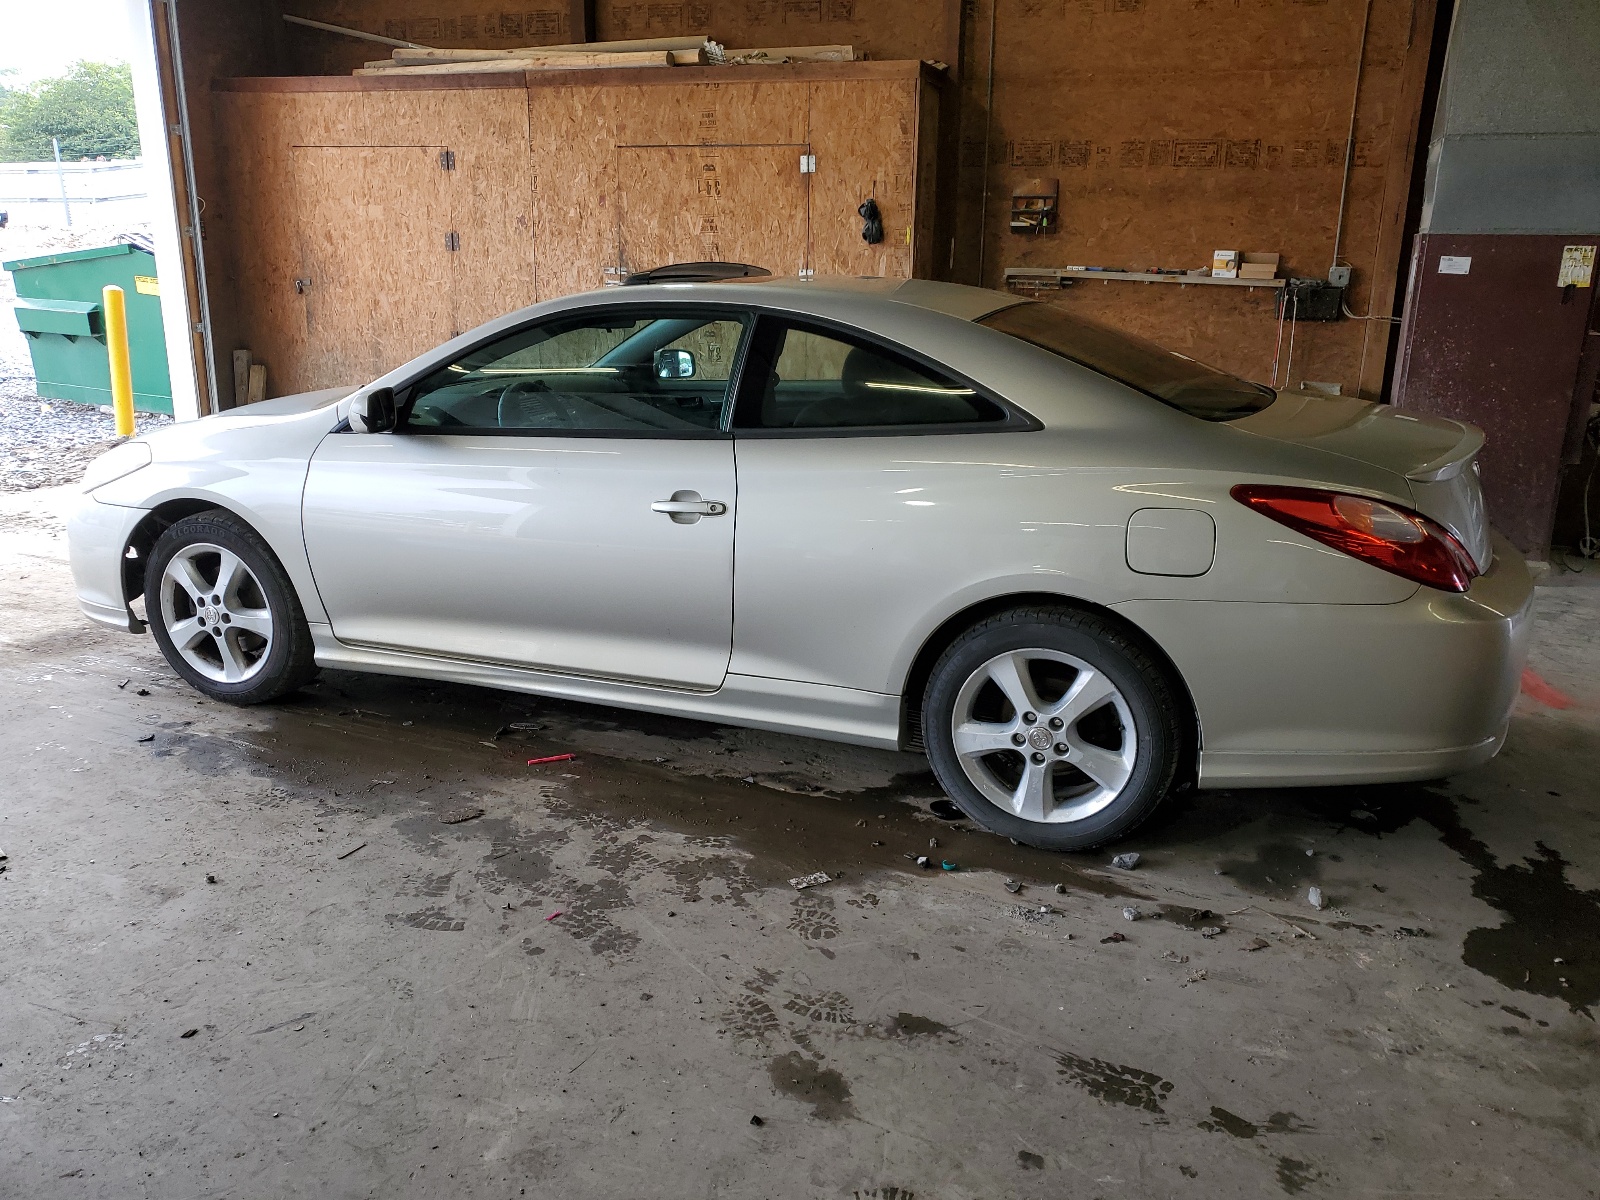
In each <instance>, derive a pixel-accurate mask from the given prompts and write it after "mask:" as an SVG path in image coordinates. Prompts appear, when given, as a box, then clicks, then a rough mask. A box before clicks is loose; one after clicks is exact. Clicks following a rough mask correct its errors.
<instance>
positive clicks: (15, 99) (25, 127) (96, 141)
mask: <svg viewBox="0 0 1600 1200" xmlns="http://www.w3.org/2000/svg"><path fill="white" fill-rule="evenodd" d="M52 137H55V138H59V139H61V157H62V158H64V159H68V160H76V159H80V158H97V157H99V156H100V155H102V154H103V155H105V156H106V157H107V158H137V157H138V154H139V126H138V121H137V119H136V118H135V116H134V110H133V76H132V73H131V72H130V71H129V69H128V64H127V63H91V62H79V63H74V64H73V65H72V67H71V68H70V69H69V70H68V71H67V73H66V74H65V75H61V76H58V77H56V78H54V79H42V80H40V81H39V82H37V83H35V84H33V85H32V86H30V87H26V88H23V89H20V90H17V91H11V92H8V93H5V94H3V95H0V162H43V161H46V160H48V159H50V158H51V157H52V153H51V147H50V139H51V138H52Z"/></svg>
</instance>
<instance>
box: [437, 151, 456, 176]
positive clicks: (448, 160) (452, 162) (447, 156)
mask: <svg viewBox="0 0 1600 1200" xmlns="http://www.w3.org/2000/svg"><path fill="white" fill-rule="evenodd" d="M439 169H440V170H441V171H454V170H455V169H456V152H455V151H454V150H441V151H439Z"/></svg>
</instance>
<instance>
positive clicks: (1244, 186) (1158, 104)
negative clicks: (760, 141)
mask: <svg viewBox="0 0 1600 1200" xmlns="http://www.w3.org/2000/svg"><path fill="white" fill-rule="evenodd" d="M1364 6H1365V0H1326V2H1324V3H1320V4H1306V3H1299V2H1290V0H1259V2H1256V3H1251V4H1248V5H1205V6H1187V5H1186V6H1175V5H1173V6H1169V5H1161V6H1157V5H1155V4H1138V3H1131V4H1122V3H1093V4H1079V3H1076V2H1073V3H1060V2H1056V3H1042V2H1037V0H999V11H998V21H997V26H996V71H995V101H994V111H993V126H992V129H991V131H990V141H989V158H990V171H989V174H988V179H987V183H988V188H989V194H988V206H987V210H988V211H987V219H986V221H985V225H986V229H985V235H986V238H987V244H986V246H985V253H984V259H985V266H984V272H983V274H984V281H985V282H986V283H989V284H990V285H995V284H998V282H999V280H1000V278H1001V273H1002V269H1003V268H1004V267H1006V266H1013V265H1042V266H1064V265H1069V264H1082V265H1096V266H1111V267H1120V268H1131V269H1135V270H1137V269H1140V268H1143V267H1148V266H1162V267H1196V266H1202V265H1206V264H1208V263H1209V261H1210V255H1211V251H1212V250H1215V249H1239V250H1259V251H1269V252H1276V253H1279V254H1282V255H1283V257H1284V267H1285V273H1286V274H1294V275H1307V276H1310V275H1316V276H1323V275H1325V274H1326V271H1327V268H1328V265H1329V263H1330V262H1331V260H1332V256H1333V246H1334V230H1335V225H1336V222H1337V213H1338V208H1339V190H1340V182H1341V178H1342V174H1343V164H1344V153H1345V139H1346V132H1347V128H1348V122H1349V115H1350V103H1351V97H1352V92H1353V89H1354V87H1355V83H1356V72H1357V66H1358V58H1359V59H1361V66H1362V80H1361V99H1360V108H1359V112H1358V118H1357V125H1356V145H1355V158H1354V167H1353V169H1352V172H1351V179H1350V188H1349V195H1348V198H1347V201H1346V212H1345V218H1344V234H1343V238H1342V240H1341V243H1340V249H1339V254H1340V257H1341V259H1343V260H1344V261H1346V262H1349V263H1351V264H1353V265H1354V266H1355V267H1356V268H1357V286H1356V287H1355V289H1354V291H1353V293H1352V294H1351V296H1350V297H1349V304H1350V306H1351V307H1352V308H1353V309H1354V311H1356V312H1360V313H1365V312H1366V311H1368V306H1369V305H1370V304H1372V303H1373V301H1374V299H1376V301H1377V311H1378V312H1380V313H1385V312H1387V311H1388V305H1389V304H1390V302H1391V300H1392V296H1393V283H1394V271H1395V268H1396V265H1397V263H1398V258H1399V255H1400V253H1401V247H1399V245H1398V236H1397V235H1398V223H1399V220H1400V217H1401V215H1402V214H1403V209H1404V204H1405V185H1406V180H1407V177H1408V172H1409V166H1410V161H1411V152H1412V146H1413V139H1414V137H1415V124H1416V113H1417V109H1418V105H1419V103H1420V100H1419V97H1420V85H1421V74H1422V68H1423V66H1424V65H1425V59H1426V55H1427V50H1428V33H1429V29H1430V28H1431V25H1430V22H1431V17H1432V11H1431V6H1430V5H1429V4H1426V3H1424V4H1420V5H1414V4H1413V2H1412V0H1373V3H1372V24H1371V28H1370V31H1369V34H1368V39H1367V47H1366V53H1365V55H1364V57H1363V56H1360V55H1358V46H1359V44H1360V36H1361V22H1362V17H1363V12H1364ZM974 16H975V17H976V18H977V19H978V20H985V19H986V17H987V5H984V6H983V11H982V12H981V13H975V14H974ZM982 75H983V69H982V68H981V67H980V69H979V70H978V71H976V72H975V73H974V72H969V74H968V75H967V76H966V80H967V88H968V90H969V91H972V90H973V89H978V90H981V89H982V88H983V87H984V86H985V81H984V79H983V78H982ZM968 111H969V113H972V111H973V106H971V105H969V106H968ZM976 116H977V117H978V118H979V119H981V116H982V113H981V109H979V110H978V112H977V113H976ZM974 124H976V122H974ZM974 136H976V137H978V138H980V139H981V128H980V129H977V130H973V129H972V128H970V127H969V129H968V130H967V131H966V134H965V135H964V139H963V140H964V141H970V140H971V139H972V137H974ZM969 161H970V156H969ZM1035 176H1046V177H1052V176H1053V177H1057V178H1059V179H1060V183H1061V226H1060V232H1059V233H1057V234H1056V235H1054V236H1047V237H1041V238H1021V237H1017V236H1015V235H1012V234H1010V233H1009V231H1008V229H1007V217H1008V208H1009V198H1010V191H1011V188H1012V186H1013V185H1014V184H1015V183H1017V182H1019V181H1020V180H1022V179H1024V178H1031V177H1035ZM979 178H980V179H981V173H980V175H979ZM963 190H964V192H965V193H966V196H967V198H968V203H967V212H968V213H970V214H972V215H973V216H974V217H975V212H974V206H973V204H972V197H973V195H974V193H975V192H976V193H977V194H978V195H981V184H978V185H976V186H975V185H974V181H973V180H972V177H971V176H970V175H969V176H968V181H967V187H966V188H964V189H963ZM1158 292H1159V293H1161V294H1160V295H1159V296H1158V295H1157V294H1156V293H1158ZM1063 302H1064V303H1068V304H1070V305H1072V306H1074V307H1080V308H1082V309H1083V310H1085V311H1092V312H1096V313H1097V314H1098V315H1100V316H1102V317H1103V318H1105V319H1107V320H1112V321H1114V322H1116V323H1118V324H1121V325H1124V326H1126V327H1128V328H1130V329H1133V330H1134V331H1135V332H1139V333H1143V334H1146V335H1148V336H1153V337H1156V338H1158V339H1161V340H1164V341H1168V342H1173V341H1180V342H1187V343H1189V344H1190V345H1191V346H1192V348H1193V349H1194V350H1195V351H1197V352H1198V356H1199V357H1202V358H1205V359H1207V360H1209V361H1212V362H1215V363H1217V364H1218V365H1219V366H1223V367H1228V368H1231V369H1234V370H1238V371H1240V372H1242V373H1245V374H1248V375H1249V376H1250V377H1252V378H1256V379H1263V380H1266V379H1269V378H1270V366H1271V361H1272V352H1273V347H1274V345H1275V342H1276V338H1277V324H1276V320H1275V318H1274V317H1273V315H1272V310H1271V308H1270V306H1269V305H1267V304H1266V302H1265V301H1264V300H1263V301H1260V302H1259V303H1258V302H1256V301H1252V300H1250V299H1248V298H1241V297H1240V296H1239V295H1238V294H1237V293H1235V292H1234V291H1232V290H1228V289H1221V288H1198V287H1196V288H1187V289H1183V290H1181V291H1179V290H1177V289H1170V288H1162V289H1157V288H1154V287H1150V286H1147V285H1141V284H1107V285H1102V286H1098V287H1094V288H1092V289H1089V291H1088V292H1087V294H1086V293H1085V292H1084V290H1083V289H1079V290H1078V292H1077V293H1076V295H1075V296H1073V297H1072V298H1070V299H1066V298H1064V299H1063ZM1258 309H1260V310H1261V311H1259V312H1258V311H1257V310H1258ZM1297 333H1298V336H1297V342H1296V347H1297V349H1296V362H1295V365H1294V376H1293V377H1294V379H1295V381H1299V380H1302V379H1309V380H1318V381H1330V382H1337V383H1340V384H1342V385H1343V386H1344V387H1345V388H1346V390H1354V389H1355V388H1356V387H1357V386H1358V385H1364V386H1365V388H1366V390H1367V391H1369V392H1370V391H1373V390H1375V386H1376V383H1377V381H1381V377H1382V369H1383V358H1384V350H1385V346H1386V343H1387V339H1388V323H1387V322H1364V321H1363V322H1357V321H1345V322H1339V323H1335V324H1331V325H1326V326H1322V327H1308V326H1305V325H1302V326H1300V327H1299V330H1298V331H1297ZM1263 364H1265V369H1263Z"/></svg>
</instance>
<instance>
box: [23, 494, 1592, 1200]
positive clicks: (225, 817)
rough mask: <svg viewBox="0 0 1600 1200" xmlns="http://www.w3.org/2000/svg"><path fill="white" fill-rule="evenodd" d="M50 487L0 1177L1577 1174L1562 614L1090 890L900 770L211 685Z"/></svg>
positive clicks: (1580, 793)
mask: <svg viewBox="0 0 1600 1200" xmlns="http://www.w3.org/2000/svg"><path fill="white" fill-rule="evenodd" d="M69 500H70V492H69V491H67V490H65V489H46V490H41V491H35V492H31V493H26V494H19V495H9V496H0V587H3V589H4V590H3V592H0V612H3V617H4V620H3V625H0V748H3V755H4V759H3V761H4V762H5V764H6V769H5V782H4V783H3V785H0V850H3V851H4V852H5V854H7V855H8V856H9V857H8V858H7V859H6V860H5V861H4V862H3V863H0V866H4V867H5V868H6V869H5V871H4V873H3V874H0V913H3V914H4V920H3V921H0V1195H3V1196H6V1197H11V1196H17V1197H23V1196H26V1197H30V1198H54V1197H117V1198H124V1197H162V1198H178V1197H262V1196H272V1197H302V1196H303V1197H318V1198H325V1197H365V1196H381V1197H413V1196H415V1197H421V1196H430V1195H437V1196H449V1197H463V1198H465V1197H474V1198H475V1197H520V1196H539V1197H561V1198H563V1200H568V1198H571V1200H578V1198H584V1197H597V1198H598V1197H606V1198H615V1197H625V1196H663V1197H739V1198H742V1197H824V1198H831V1197H863V1198H865V1197H871V1198H873V1200H913V1198H915V1200H932V1198H939V1200H968V1198H971V1200H976V1198H979V1197H991V1198H993V1197H1025V1198H1033V1197H1039V1198H1043V1197H1082V1198H1085V1200H1090V1198H1096V1197H1098V1198H1101V1200H1120V1198H1132V1197H1234V1196H1238V1197H1246V1196H1248V1197H1259V1196H1270V1195H1278V1194H1283V1195H1291V1196H1295V1195H1299V1196H1308V1197H1314V1196H1329V1197H1343V1196H1363V1195H1383V1196H1410V1195H1416V1196H1422V1195H1428V1196H1448V1197H1452V1198H1464V1197H1534V1196H1537V1197H1558V1196H1559V1197H1584V1196H1596V1195H1600V1071H1597V1065H1600V1039H1597V1037H1596V1026H1595V1019H1594V1016H1595V1010H1596V1008H1597V1007H1600V823H1597V820H1596V811H1597V803H1596V802H1597V800H1600V736H1597V735H1600V728H1597V725H1600V722H1597V719H1596V711H1597V705H1600V589H1596V588H1593V587H1581V586H1579V587H1565V588H1547V589H1543V590H1542V594H1541V601H1540V602H1541V618H1540V624H1539V628H1538V638H1537V647H1536V649H1535V659H1534V665H1535V668H1536V669H1537V671H1538V672H1539V674H1540V675H1541V676H1542V677H1543V679H1544V680H1545V681H1546V682H1547V684H1548V685H1549V688H1550V689H1553V690H1546V691H1542V692H1541V694H1542V695H1543V696H1544V698H1545V701H1547V702H1548V703H1541V702H1538V701H1535V700H1534V699H1532V698H1530V697H1529V696H1524V698H1523V700H1522V701H1521V702H1520V703H1519V707H1518V711H1517V715H1516V720H1515V723H1514V726H1513V729H1512V733H1511V739H1510V744H1509V746H1508V748H1507V750H1506V752H1505V753H1504V754H1502V755H1501V757H1500V758H1498V759H1497V760H1496V761H1495V762H1494V763H1492V764H1491V765H1489V766H1488V767H1485V768H1483V769H1481V770H1478V771H1476V772H1473V773H1471V774H1468V775H1463V776H1461V777H1458V778H1455V779H1451V780H1449V781H1447V782H1444V783H1441V784H1438V785H1434V786H1426V787H1424V786H1406V787H1390V788H1364V789H1339V790H1323V791H1300V792H1274V793H1243V792H1235V793H1204V794H1200V795H1198V796H1195V797H1192V798H1190V799H1188V800H1186V801H1184V802H1182V803H1180V804H1177V805H1175V806H1174V807H1173V809H1172V811H1171V812H1170V813H1169V814H1167V815H1166V816H1165V818H1163V819H1161V820H1160V821H1159V823H1158V824H1157V825H1156V826H1155V827H1153V828H1151V829H1149V830H1147V831H1146V832H1145V833H1143V834H1142V835H1141V836H1139V837H1138V838H1137V839H1136V840H1135V841H1134V842H1133V843H1131V844H1130V845H1129V846H1127V847H1123V848H1125V849H1136V850H1138V851H1140V852H1141V853H1142V855H1143V856H1144V857H1143V861H1142V862H1141V863H1140V864H1139V866H1138V868H1137V869H1136V870H1134V871H1132V872H1123V871H1117V870H1115V869H1113V868H1112V867H1110V866H1109V862H1108V858H1109V855H1108V854H1105V853H1099V854H1091V855H1079V856H1060V855H1050V854H1045V853H1039V852H1035V851H1032V850H1028V849H1026V848H1022V847H1016V846H1013V845H1011V844H1010V843H1009V842H1008V841H1006V840H1004V839H999V838H995V837H991V836H989V835H986V834H982V833H979V832H976V831H972V830H969V829H968V828H967V827H966V826H964V825H963V824H961V823H960V822H952V821H947V820H943V819H940V818H939V817H938V816H937V815H935V814H934V813H933V812H932V811H931V810H930V802H931V801H932V800H934V799H935V798H936V797H937V795H938V793H937V791H936V790H935V788H934V787H933V785H932V783H931V779H930V777H929V776H928V774H927V771H926V766H925V764H924V763H923V761H922V760H921V759H920V758H917V757H915V756H911V755H895V754H888V753H878V752H871V751H864V750H857V749H852V748H849V747H840V746H834V745H830V744H827V743H822V742H811V741H806V740H803V739H798V738H788V737H780V736H775V735H770V734H759V733H752V732H746V731H741V730H736V729H730V728H722V727H716V726H711V725H703V724H697V723H693V722H687V721H674V720H666V719H662V718H657V717H644V716H636V715H630V714H627V713H623V712H618V711H613V710H607V709H600V708H593V707H585V706H581V705H574V704H565V703H557V702H548V701H541V700H538V699H534V698H528V697H521V696H516V695H510V694H504V693H495V692H489V691H482V690H475V689H471V688H457V687H448V686H436V685H432V684H427V683H418V682H411V681H406V680H402V679H394V678H386V677H381V676H362V675H352V674H347V673H335V672H329V673H327V674H325V675H324V676H323V677H322V679H321V681H320V682H319V683H318V684H316V685H315V686H313V687H311V688H309V689H307V690H306V691H305V692H304V693H303V694H302V695H299V696H297V697H295V698H294V699H293V700H292V701H291V702H289V703H285V704H282V705H279V706H276V707H271V708H263V709H253V710H237V709H232V708H227V707H224V706H221V705H216V704H212V703H210V702H209V701H204V700H202V699H200V698H199V697H198V696H196V695H195V694H194V693H193V692H191V691H190V690H189V689H188V688H186V687H185V686H183V685H182V684H181V683H180V682H179V681H178V680H177V679H176V678H175V677H174V676H173V675H172V674H171V672H169V671H168V669H167V668H166V666H165V664H164V663H163V662H162V660H161V658H160V656H159V655H158V653H157V651H156V649H155V647H154V644H153V643H152V641H151V639H150V638H148V637H129V636H126V635H119V634H115V633H111V632H104V631H100V630H98V629H95V628H91V627H90V626H89V624H88V623H87V622H86V621H85V619H83V618H82V617H80V616H79V615H78V613H77V610H76V608H75V606H74V604H73V602H72V598H71V588H70V580H69V577H68V573H67V570H66V565H65V553H64V547H63V545H62V542H61V538H60V532H59V523H58V521H57V519H56V516H55V515H53V514H54V512H56V511H57V510H59V508H60V506H61V505H62V504H64V503H66V502H68V501H69ZM1563 694H1564V695H1563ZM1564 698H1568V699H1570V705H1569V706H1568V707H1555V706H1552V705H1560V704H1561V703H1562V702H1563V699H1564ZM513 724H516V725H520V726H522V727H521V728H512V727H511V726H513ZM569 751H570V752H574V753H576V755H577V758H576V759H575V760H574V761H571V762H567V763H559V764H555V765H547V766H528V765H526V764H527V760H528V759H530V758H537V757H543V756H545V755H549V754H555V753H561V752H569ZM479 810H481V815H474V814H477V813H478V812H479ZM462 817H466V818H468V819H464V820H457V818H462ZM452 822H454V823H452ZM934 843H937V845H934ZM917 854H927V855H930V856H932V858H933V859H934V860H935V862H936V863H937V862H940V861H948V862H950V863H951V864H952V865H953V866H956V867H958V868H959V869H957V870H952V871H945V870H942V869H935V870H921V869H918V868H917V867H916V866H915V865H914V863H912V862H911V861H910V860H909V859H908V858H907V856H908V855H911V856H914V855H917ZM813 871H826V872H828V873H829V874H831V875H833V876H834V877H835V881H834V882H832V883H829V884H825V885H823V886H820V887H816V888H812V889H808V890H805V891H796V890H795V889H794V888H792V887H791V886H790V885H789V883H788V882H787V881H788V880H789V879H790V878H791V877H794V876H799V875H803V874H806V873H809V872H813ZM1008 879H1010V880H1014V881H1017V882H1019V883H1020V884H1021V885H1022V890H1021V891H1020V892H1018V893H1013V892H1010V891H1008V890H1007V888H1006V886H1005V883H1006V880H1008ZM1312 884H1315V885H1317V886H1319V887H1320V888H1321V889H1322V891H1323V892H1324V893H1325V894H1326V896H1327V899H1328V903H1329V907H1327V908H1326V909H1324V910H1322V911H1318V910H1316V909H1313V908H1312V907H1311V906H1310V905H1309V904H1308V903H1307V901H1306V889H1307V887H1308V886H1310V885H1312ZM1124 908H1133V909H1136V910H1137V912H1138V914H1139V919H1138V920H1135V921H1133V922H1129V921H1127V920H1125V919H1124V915H1123V910H1124Z"/></svg>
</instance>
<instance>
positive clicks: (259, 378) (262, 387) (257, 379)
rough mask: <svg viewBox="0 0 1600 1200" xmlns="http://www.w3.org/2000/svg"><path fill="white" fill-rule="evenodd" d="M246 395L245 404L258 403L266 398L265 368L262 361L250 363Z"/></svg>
mask: <svg viewBox="0 0 1600 1200" xmlns="http://www.w3.org/2000/svg"><path fill="white" fill-rule="evenodd" d="M248 396H249V398H248V399H247V400H246V401H245V403H247V404H259V403H261V401H263V400H265V399H266V398H267V368H266V366H265V364H263V363H251V364H250V383H249V385H248Z"/></svg>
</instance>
